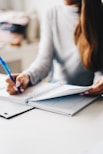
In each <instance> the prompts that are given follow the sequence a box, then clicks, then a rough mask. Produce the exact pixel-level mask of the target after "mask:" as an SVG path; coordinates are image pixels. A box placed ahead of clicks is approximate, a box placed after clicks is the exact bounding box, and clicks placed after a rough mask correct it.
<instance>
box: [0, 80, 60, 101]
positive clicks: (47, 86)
mask: <svg viewBox="0 0 103 154" xmlns="http://www.w3.org/2000/svg"><path fill="white" fill-rule="evenodd" d="M59 86H61V83H58V82H57V83H40V84H38V85H36V86H32V87H28V88H27V89H26V90H25V91H24V92H23V93H22V94H16V95H9V93H7V92H6V89H5V88H3V89H0V98H1V99H4V100H9V101H12V102H16V103H26V102H28V100H29V99H30V98H34V97H39V96H41V95H42V94H43V93H47V92H48V91H51V90H54V89H55V88H57V87H59Z"/></svg>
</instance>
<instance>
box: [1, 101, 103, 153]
mask: <svg viewBox="0 0 103 154" xmlns="http://www.w3.org/2000/svg"><path fill="white" fill-rule="evenodd" d="M102 132H103V100H98V101H97V102H95V103H93V104H91V105H89V106H88V107H87V108H85V109H84V110H82V111H81V112H79V113H78V114H77V115H75V116H74V117H69V116H64V115H59V114H55V113H50V112H47V111H42V110H38V109H35V110H32V111H29V112H26V113H24V114H22V115H20V116H17V117H15V118H12V119H9V120H6V119H3V118H0V153H1V154H82V152H86V151H87V150H88V149H89V148H91V147H92V146H94V145H96V144H97V143H98V142H100V141H102V140H103V133H102Z"/></svg>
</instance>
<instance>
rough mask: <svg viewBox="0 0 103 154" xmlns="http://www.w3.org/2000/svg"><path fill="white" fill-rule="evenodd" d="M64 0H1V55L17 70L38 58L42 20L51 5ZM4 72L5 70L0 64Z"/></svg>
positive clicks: (0, 70) (13, 70)
mask: <svg viewBox="0 0 103 154" xmlns="http://www.w3.org/2000/svg"><path fill="white" fill-rule="evenodd" d="M62 1H63V0H0V56H1V57H2V58H4V60H5V61H6V62H7V63H8V64H9V66H10V68H11V71H12V72H13V73H17V72H21V71H23V70H25V69H26V68H27V67H28V66H29V65H30V64H31V63H32V62H33V60H34V59H35V58H36V55H37V52H38V46H39V40H40V27H41V20H42V18H43V16H44V15H45V12H46V11H47V9H48V8H49V7H52V6H53V5H55V4H61V3H62ZM0 73H5V72H4V70H3V68H2V67H1V66H0Z"/></svg>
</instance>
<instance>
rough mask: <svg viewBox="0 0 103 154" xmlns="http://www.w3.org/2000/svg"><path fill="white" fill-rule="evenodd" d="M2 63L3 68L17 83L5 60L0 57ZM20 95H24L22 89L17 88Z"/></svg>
mask: <svg viewBox="0 0 103 154" xmlns="http://www.w3.org/2000/svg"><path fill="white" fill-rule="evenodd" d="M0 63H1V65H2V67H3V68H4V70H5V72H6V73H7V74H8V75H9V77H10V79H11V80H12V81H13V82H15V83H16V80H15V79H14V77H13V76H12V74H11V71H10V68H9V66H8V65H7V63H6V62H5V61H4V60H3V58H1V57H0ZM17 89H18V92H19V93H22V92H21V90H20V87H18V88H17Z"/></svg>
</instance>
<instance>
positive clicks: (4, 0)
mask: <svg viewBox="0 0 103 154" xmlns="http://www.w3.org/2000/svg"><path fill="white" fill-rule="evenodd" d="M7 8H8V0H0V9H7Z"/></svg>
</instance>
